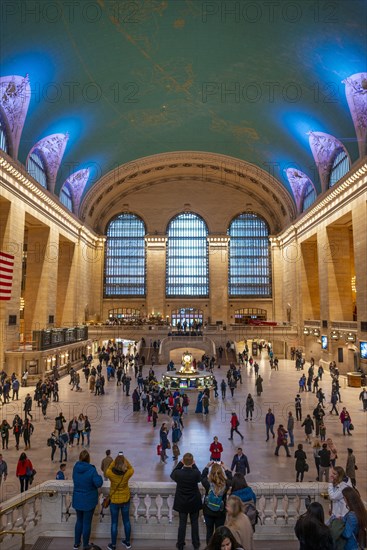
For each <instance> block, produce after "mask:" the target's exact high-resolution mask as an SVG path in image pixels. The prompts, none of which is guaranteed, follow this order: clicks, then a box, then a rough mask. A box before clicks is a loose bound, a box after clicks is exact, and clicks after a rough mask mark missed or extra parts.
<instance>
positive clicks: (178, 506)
mask: <svg viewBox="0 0 367 550" xmlns="http://www.w3.org/2000/svg"><path fill="white" fill-rule="evenodd" d="M171 479H172V480H173V481H175V482H176V484H177V486H176V492H175V498H174V503H173V509H174V510H175V511H176V512H178V514H179V526H178V535H177V544H176V546H177V549H178V550H183V548H184V546H185V538H186V525H187V518H188V516H190V522H191V540H192V544H193V547H194V549H196V550H198V549H199V548H200V537H199V512H200V510H201V509H202V502H201V494H200V491H199V487H198V484H199V483H200V481H201V475H200V471H199V470H198V468H197V466H196V464H195V461H194V457H193V455H192V454H191V453H185V454H184V456H183V458H182V461H180V462H178V464H177V466H176V467H175V468H174V469H173V471H172V473H171Z"/></svg>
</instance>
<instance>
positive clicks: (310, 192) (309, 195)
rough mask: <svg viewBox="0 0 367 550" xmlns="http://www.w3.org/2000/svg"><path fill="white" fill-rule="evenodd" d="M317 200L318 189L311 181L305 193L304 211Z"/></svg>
mask: <svg viewBox="0 0 367 550" xmlns="http://www.w3.org/2000/svg"><path fill="white" fill-rule="evenodd" d="M315 200H316V191H315V188H314V186H313V185H312V183H311V182H309V183H308V184H307V187H306V189H305V192H304V195H303V203H302V212H304V211H305V210H307V208H309V207H310V206H311V204H312V203H314V202H315Z"/></svg>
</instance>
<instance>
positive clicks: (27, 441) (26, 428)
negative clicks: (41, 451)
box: [22, 418, 34, 451]
mask: <svg viewBox="0 0 367 550" xmlns="http://www.w3.org/2000/svg"><path fill="white" fill-rule="evenodd" d="M22 431H23V440H24V445H25V447H24V450H25V451H27V450H28V449H30V448H31V435H32V434H33V432H34V427H33V424H32V423H31V421H30V420H29V418H27V419H26V420H25V421H24V423H23V430H22Z"/></svg>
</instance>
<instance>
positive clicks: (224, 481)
mask: <svg viewBox="0 0 367 550" xmlns="http://www.w3.org/2000/svg"><path fill="white" fill-rule="evenodd" d="M231 477H232V474H231V472H230V471H229V470H228V469H226V468H225V466H224V465H222V464H218V463H217V462H214V463H213V462H209V463H208V464H207V465H206V467H205V468H204V470H203V471H202V474H201V484H202V486H203V487H204V489H205V497H204V502H203V514H204V519H205V525H206V542H207V543H208V542H209V540H210V538H211V537H212V535H213V533H214V531H215V529H217V528H218V527H221V526H222V525H224V522H225V519H226V510H225V502H226V494H227V491H228V488H229V480H230V479H231Z"/></svg>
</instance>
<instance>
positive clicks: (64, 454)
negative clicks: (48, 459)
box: [57, 432, 69, 462]
mask: <svg viewBox="0 0 367 550" xmlns="http://www.w3.org/2000/svg"><path fill="white" fill-rule="evenodd" d="M68 442H69V436H68V434H67V433H66V432H61V434H60V435H59V437H58V440H57V444H58V446H59V447H60V462H67V460H68Z"/></svg>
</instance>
